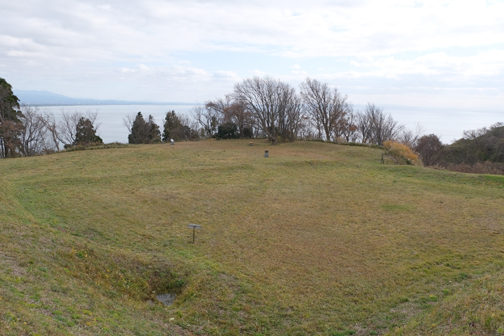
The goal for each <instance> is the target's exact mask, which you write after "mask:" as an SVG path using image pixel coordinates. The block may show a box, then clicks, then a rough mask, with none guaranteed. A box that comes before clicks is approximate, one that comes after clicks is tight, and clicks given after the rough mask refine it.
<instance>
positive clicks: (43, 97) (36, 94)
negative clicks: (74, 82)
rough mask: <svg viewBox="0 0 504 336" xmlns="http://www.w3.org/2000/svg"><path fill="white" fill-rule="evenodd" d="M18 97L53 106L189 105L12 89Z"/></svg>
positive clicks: (28, 102)
mask: <svg viewBox="0 0 504 336" xmlns="http://www.w3.org/2000/svg"><path fill="white" fill-rule="evenodd" d="M13 91H14V94H15V95H16V96H17V97H18V98H19V101H20V103H21V104H25V105H33V106H55V105H191V103H181V102H169V103H160V102H139V101H126V100H111V99H105V100H99V99H88V98H71V97H67V96H64V95H60V94H57V93H53V92H49V91H36V90H13Z"/></svg>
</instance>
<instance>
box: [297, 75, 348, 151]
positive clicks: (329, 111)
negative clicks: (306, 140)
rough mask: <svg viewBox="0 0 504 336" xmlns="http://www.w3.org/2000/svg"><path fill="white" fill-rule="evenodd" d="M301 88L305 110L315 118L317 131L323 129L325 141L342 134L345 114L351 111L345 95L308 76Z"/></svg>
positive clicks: (344, 126) (344, 125)
mask: <svg viewBox="0 0 504 336" xmlns="http://www.w3.org/2000/svg"><path fill="white" fill-rule="evenodd" d="M301 90H302V91H301V96H302V97H303V101H304V103H305V105H306V109H307V112H308V113H309V114H310V115H311V117H312V118H313V119H314V120H315V124H316V127H317V129H318V130H319V133H321V131H323V132H324V135H325V139H326V140H327V141H331V140H336V138H338V137H340V136H342V135H343V133H344V132H345V129H346V127H347V125H346V123H347V120H346V119H347V116H348V114H350V113H352V106H351V105H350V104H349V103H348V102H347V99H348V98H347V96H343V95H342V94H341V93H340V92H338V89H337V88H334V90H331V88H330V87H329V85H328V84H327V83H321V82H319V81H318V80H316V79H310V78H307V79H306V80H305V81H304V82H303V83H301Z"/></svg>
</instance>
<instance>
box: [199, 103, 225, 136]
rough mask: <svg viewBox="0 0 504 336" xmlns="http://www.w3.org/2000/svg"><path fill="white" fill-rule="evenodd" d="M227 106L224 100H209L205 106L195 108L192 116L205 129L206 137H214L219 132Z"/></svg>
mask: <svg viewBox="0 0 504 336" xmlns="http://www.w3.org/2000/svg"><path fill="white" fill-rule="evenodd" d="M225 106H226V104H225V103H224V102H223V101H222V100H217V101H216V102H211V101H209V102H207V103H206V104H205V106H196V107H194V108H193V111H192V116H193V118H194V119H195V120H196V122H197V123H198V124H199V126H200V127H201V128H202V129H203V134H204V135H205V137H206V138H213V137H214V136H215V133H217V128H218V126H219V124H220V123H221V119H222V113H223V112H222V111H223V109H224V108H225Z"/></svg>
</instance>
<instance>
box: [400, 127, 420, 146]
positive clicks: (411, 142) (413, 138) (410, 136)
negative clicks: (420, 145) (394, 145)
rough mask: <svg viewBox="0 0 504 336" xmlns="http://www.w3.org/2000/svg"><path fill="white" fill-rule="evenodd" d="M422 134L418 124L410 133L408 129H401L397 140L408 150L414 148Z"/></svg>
mask: <svg viewBox="0 0 504 336" xmlns="http://www.w3.org/2000/svg"><path fill="white" fill-rule="evenodd" d="M422 133H423V126H422V125H421V124H420V123H417V124H416V125H415V130H414V131H411V130H409V129H406V128H403V129H402V130H401V132H400V133H399V135H398V136H397V140H398V141H399V142H400V143H402V144H403V145H406V146H408V147H409V148H415V147H416V145H417V142H418V139H420V137H421V135H422Z"/></svg>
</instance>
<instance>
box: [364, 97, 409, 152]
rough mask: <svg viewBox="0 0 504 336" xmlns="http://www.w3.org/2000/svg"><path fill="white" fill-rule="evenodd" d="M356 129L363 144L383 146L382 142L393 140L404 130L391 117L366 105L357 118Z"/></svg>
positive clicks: (371, 105) (376, 108) (369, 104)
mask: <svg viewBox="0 0 504 336" xmlns="http://www.w3.org/2000/svg"><path fill="white" fill-rule="evenodd" d="M357 128H358V130H359V132H360V136H361V140H362V142H363V143H372V144H376V145H380V146H381V145H383V142H384V141H387V140H392V139H395V138H396V136H397V135H398V134H399V133H400V132H401V131H402V130H403V129H404V126H402V125H398V123H397V121H395V120H394V119H393V118H392V116H391V115H386V114H385V113H383V111H382V109H380V108H379V107H376V106H375V105H374V104H371V103H368V105H367V106H366V110H365V111H364V112H362V113H359V114H358V116H357Z"/></svg>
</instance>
